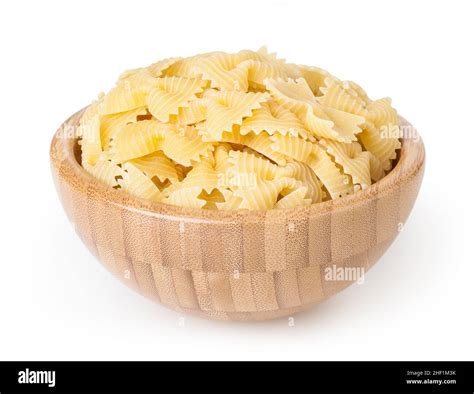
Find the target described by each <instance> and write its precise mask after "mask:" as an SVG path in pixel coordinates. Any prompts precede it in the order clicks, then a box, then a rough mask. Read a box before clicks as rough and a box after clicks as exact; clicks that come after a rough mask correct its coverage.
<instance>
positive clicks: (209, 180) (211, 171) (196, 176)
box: [179, 161, 219, 193]
mask: <svg viewBox="0 0 474 394" xmlns="http://www.w3.org/2000/svg"><path fill="white" fill-rule="evenodd" d="M194 187H200V188H201V189H202V190H204V191H206V192H207V193H211V192H212V191H213V190H214V189H218V188H219V175H218V173H217V172H216V170H215V168H214V166H213V165H212V164H211V163H210V162H208V161H200V162H197V163H194V165H193V168H192V169H191V171H189V173H188V174H187V175H186V178H184V180H183V181H182V182H181V184H180V185H179V188H194Z"/></svg>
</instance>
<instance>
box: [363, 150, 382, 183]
mask: <svg viewBox="0 0 474 394" xmlns="http://www.w3.org/2000/svg"><path fill="white" fill-rule="evenodd" d="M366 152H368V153H369V162H370V178H371V179H372V180H373V181H374V182H377V181H380V180H381V179H382V178H383V177H384V175H385V171H384V169H383V164H382V162H381V161H380V160H379V159H377V157H375V155H374V154H373V153H372V152H369V151H366Z"/></svg>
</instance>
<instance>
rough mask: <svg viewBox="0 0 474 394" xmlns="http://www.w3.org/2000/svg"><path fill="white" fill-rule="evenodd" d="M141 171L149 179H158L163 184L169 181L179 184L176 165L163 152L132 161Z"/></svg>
mask: <svg viewBox="0 0 474 394" xmlns="http://www.w3.org/2000/svg"><path fill="white" fill-rule="evenodd" d="M129 163H131V164H133V165H134V166H135V167H137V168H138V169H139V170H140V171H142V172H143V173H144V174H145V175H146V176H148V177H149V178H154V177H157V178H158V179H159V180H160V181H161V182H164V181H165V180H166V179H168V180H169V181H170V182H172V183H173V182H178V178H179V176H178V172H177V171H176V167H175V164H174V163H173V161H172V160H171V159H169V158H168V156H166V155H165V154H164V153H163V152H162V151H156V152H153V153H150V154H149V155H146V156H143V157H138V158H136V159H133V160H130V161H129Z"/></svg>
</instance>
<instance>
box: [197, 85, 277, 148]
mask: <svg viewBox="0 0 474 394" xmlns="http://www.w3.org/2000/svg"><path fill="white" fill-rule="evenodd" d="M267 97H268V96H267V95H266V94H263V93H244V92H240V91H237V90H232V91H222V92H221V93H219V94H217V95H215V96H214V97H210V98H209V99H208V104H207V115H206V121H205V122H203V124H202V126H201V127H200V129H201V130H202V131H203V134H202V135H203V139H204V140H206V141H220V140H221V137H222V133H223V132H232V130H233V126H234V125H241V124H242V122H243V119H244V117H248V116H251V115H252V110H254V109H256V108H260V107H261V105H262V103H263V102H264V101H266V100H267Z"/></svg>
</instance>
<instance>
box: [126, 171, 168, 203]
mask: <svg viewBox="0 0 474 394" xmlns="http://www.w3.org/2000/svg"><path fill="white" fill-rule="evenodd" d="M122 170H123V171H122V172H121V176H122V178H121V179H118V181H117V183H118V184H119V185H120V187H121V188H122V189H124V190H126V191H127V192H129V193H130V194H133V195H134V196H137V197H141V198H145V199H149V200H152V201H160V200H161V199H162V196H161V192H160V190H159V189H158V187H157V186H156V185H155V184H154V183H153V181H152V180H151V179H150V178H149V177H147V176H146V175H145V174H144V173H143V172H142V171H141V170H140V169H138V168H137V167H136V166H134V165H133V164H131V163H125V164H123V165H122Z"/></svg>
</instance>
